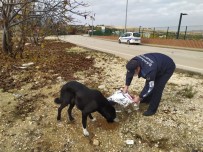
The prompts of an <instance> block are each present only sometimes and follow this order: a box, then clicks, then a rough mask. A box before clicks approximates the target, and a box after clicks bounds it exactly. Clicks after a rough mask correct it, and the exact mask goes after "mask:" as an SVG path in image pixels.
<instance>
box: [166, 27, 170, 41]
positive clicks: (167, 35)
mask: <svg viewBox="0 0 203 152" xmlns="http://www.w3.org/2000/svg"><path fill="white" fill-rule="evenodd" d="M168 30H169V27H168V28H167V32H166V39H167V38H168Z"/></svg>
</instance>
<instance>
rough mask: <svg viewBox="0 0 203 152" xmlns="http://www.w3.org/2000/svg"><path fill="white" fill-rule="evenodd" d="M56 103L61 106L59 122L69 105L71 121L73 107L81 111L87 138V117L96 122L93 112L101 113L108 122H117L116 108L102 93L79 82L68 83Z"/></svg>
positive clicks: (84, 132) (71, 118)
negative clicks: (64, 109)
mask: <svg viewBox="0 0 203 152" xmlns="http://www.w3.org/2000/svg"><path fill="white" fill-rule="evenodd" d="M54 102H55V103H57V104H61V106H60V107H59V108H58V116H57V120H60V119H61V111H62V109H63V108H64V107H66V106H68V105H69V104H70V106H69V108H68V116H69V119H70V121H72V120H74V118H73V117H72V115H71V111H72V109H73V107H74V106H75V105H76V106H77V108H78V109H80V110H81V112H82V125H83V134H84V135H85V136H89V132H88V131H87V129H86V127H87V116H89V118H90V119H91V120H93V121H94V120H95V119H94V118H93V117H92V115H91V113H93V112H96V111H97V112H99V113H100V114H101V115H102V116H103V117H104V118H106V120H107V121H108V122H114V121H116V111H115V108H114V107H113V106H112V105H111V104H110V102H109V101H108V100H107V99H106V98H105V97H104V96H103V95H102V93H101V92H100V91H98V90H93V89H89V88H87V87H86V86H85V85H83V84H81V83H79V82H77V81H70V82H68V83H66V84H65V85H64V86H63V87H62V88H61V91H60V98H56V99H55V100H54Z"/></svg>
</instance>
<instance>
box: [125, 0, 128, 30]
mask: <svg viewBox="0 0 203 152" xmlns="http://www.w3.org/2000/svg"><path fill="white" fill-rule="evenodd" d="M127 16H128V0H127V2H126V10H125V32H127V30H126V26H127Z"/></svg>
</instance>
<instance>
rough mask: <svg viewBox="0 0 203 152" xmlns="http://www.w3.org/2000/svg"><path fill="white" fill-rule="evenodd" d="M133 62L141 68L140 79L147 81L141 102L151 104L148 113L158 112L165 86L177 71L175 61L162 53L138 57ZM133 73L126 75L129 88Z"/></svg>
mask: <svg viewBox="0 0 203 152" xmlns="http://www.w3.org/2000/svg"><path fill="white" fill-rule="evenodd" d="M131 60H135V61H137V63H138V65H139V66H140V72H139V74H138V78H140V77H142V78H144V79H146V82H145V86H144V88H143V90H142V91H141V93H140V95H139V97H140V98H141V99H142V100H141V102H145V101H146V102H149V108H148V111H152V112H154V113H155V112H156V111H157V108H158V106H159V103H160V100H161V96H162V92H163V90H164V87H165V84H166V83H167V81H168V80H169V78H170V77H171V76H172V74H173V72H174V70H175V63H174V62H173V60H172V59H171V58H170V57H168V56H166V55H164V54H161V53H148V54H143V55H139V56H136V57H134V58H132V59H131ZM133 75H134V74H132V71H128V72H127V74H126V85H127V86H129V85H130V84H131V81H132V79H133Z"/></svg>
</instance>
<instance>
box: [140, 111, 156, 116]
mask: <svg viewBox="0 0 203 152" xmlns="http://www.w3.org/2000/svg"><path fill="white" fill-rule="evenodd" d="M155 113H156V112H153V111H150V110H147V111H145V112H144V113H143V115H144V116H152V115H154V114H155Z"/></svg>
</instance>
